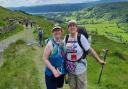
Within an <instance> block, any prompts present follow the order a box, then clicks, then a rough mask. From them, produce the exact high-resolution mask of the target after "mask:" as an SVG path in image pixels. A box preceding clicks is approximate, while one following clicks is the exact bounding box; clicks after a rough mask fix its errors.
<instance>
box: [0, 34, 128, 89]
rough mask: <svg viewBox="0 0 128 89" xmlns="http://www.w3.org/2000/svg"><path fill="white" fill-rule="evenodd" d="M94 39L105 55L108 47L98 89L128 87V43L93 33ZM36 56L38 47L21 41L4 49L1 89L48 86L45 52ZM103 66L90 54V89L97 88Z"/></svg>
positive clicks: (94, 42) (43, 88) (121, 88)
mask: <svg viewBox="0 0 128 89" xmlns="http://www.w3.org/2000/svg"><path fill="white" fill-rule="evenodd" d="M92 38H93V41H92V46H93V47H94V48H95V49H96V51H97V52H98V53H99V54H102V49H103V48H108V49H109V54H108V56H107V64H106V66H105V68H104V72H103V76H102V80H101V84H100V86H99V89H127V88H128V86H127V85H128V82H127V80H128V77H127V75H128V70H127V69H126V68H127V67H128V59H127V58H128V50H126V47H127V45H124V44H120V43H117V42H113V41H111V40H109V39H107V38H105V37H103V36H97V35H93V36H92ZM104 41H105V43H104ZM38 54H41V53H40V52H38ZM35 55H36V49H35V48H33V47H28V46H26V45H25V43H24V42H22V41H18V42H16V43H14V44H11V45H10V46H9V47H8V48H7V49H6V50H5V52H4V59H5V61H4V63H3V65H2V66H1V67H0V76H1V77H0V80H2V81H0V89H45V84H44V82H45V81H44V72H41V71H42V70H44V63H43V60H42V57H41V55H42V54H41V55H40V57H39V59H37V60H36V59H35ZM34 60H35V61H34ZM37 65H38V66H40V67H37ZM100 68H101V66H100V65H99V64H98V63H97V62H96V61H95V60H94V59H93V58H92V57H90V56H89V57H88V89H96V87H97V80H98V76H99V72H100ZM39 75H40V76H39ZM64 89H69V88H68V85H65V86H64Z"/></svg>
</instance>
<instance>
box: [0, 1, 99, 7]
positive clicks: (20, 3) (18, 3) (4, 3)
mask: <svg viewBox="0 0 128 89" xmlns="http://www.w3.org/2000/svg"><path fill="white" fill-rule="evenodd" d="M90 1H98V0H0V5H1V6H5V7H7V6H8V7H10V6H11V7H13V6H33V5H45V4H60V3H80V2H90Z"/></svg>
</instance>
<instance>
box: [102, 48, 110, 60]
mask: <svg viewBox="0 0 128 89" xmlns="http://www.w3.org/2000/svg"><path fill="white" fill-rule="evenodd" d="M108 51H109V50H108V49H103V52H104V61H105V60H106V57H107V54H108Z"/></svg>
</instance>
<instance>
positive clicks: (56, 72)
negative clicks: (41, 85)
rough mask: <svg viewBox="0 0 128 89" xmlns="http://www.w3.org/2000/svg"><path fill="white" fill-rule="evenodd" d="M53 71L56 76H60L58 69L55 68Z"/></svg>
mask: <svg viewBox="0 0 128 89" xmlns="http://www.w3.org/2000/svg"><path fill="white" fill-rule="evenodd" d="M52 72H53V75H54V77H55V78H58V77H59V76H60V73H59V71H57V70H56V69H55V68H54V69H53V70H52Z"/></svg>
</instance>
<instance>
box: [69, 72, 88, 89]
mask: <svg viewBox="0 0 128 89" xmlns="http://www.w3.org/2000/svg"><path fill="white" fill-rule="evenodd" d="M86 72H87V71H85V72H84V73H83V74H80V75H74V74H71V73H69V87H70V89H87V73H86Z"/></svg>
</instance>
